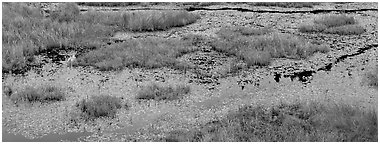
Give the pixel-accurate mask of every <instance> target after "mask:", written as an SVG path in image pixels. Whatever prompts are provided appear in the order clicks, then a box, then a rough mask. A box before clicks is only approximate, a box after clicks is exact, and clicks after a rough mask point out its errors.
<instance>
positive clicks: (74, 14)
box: [2, 3, 199, 73]
mask: <svg viewBox="0 0 380 144" xmlns="http://www.w3.org/2000/svg"><path fill="white" fill-rule="evenodd" d="M2 8H3V9H2V12H3V16H2V18H3V48H2V54H3V57H2V67H3V72H14V73H23V72H25V71H27V70H28V65H29V64H30V63H31V62H33V61H34V58H33V56H34V55H37V54H39V53H40V52H41V51H44V50H51V49H70V50H75V51H83V50H85V49H98V48H100V47H102V46H103V45H104V44H105V42H106V41H107V39H108V38H109V37H111V36H112V35H113V34H114V32H115V31H120V30H124V31H125V30H127V31H139V32H144V31H155V30H166V29H169V28H171V27H177V26H184V25H187V24H191V23H193V22H195V21H196V20H197V19H198V18H199V16H196V15H193V14H190V13H187V12H185V11H149V12H146V11H139V12H134V13H124V12H117V13H101V12H95V11H90V12H87V13H83V14H80V13H79V9H78V7H77V6H76V5H75V3H63V4H60V5H59V7H58V10H56V11H53V12H51V14H50V17H44V16H43V15H42V13H41V9H38V8H33V7H28V6H27V5H26V4H24V3H4V4H3V6H2Z"/></svg>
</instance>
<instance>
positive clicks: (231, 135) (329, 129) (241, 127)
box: [165, 102, 377, 142]
mask: <svg viewBox="0 0 380 144" xmlns="http://www.w3.org/2000/svg"><path fill="white" fill-rule="evenodd" d="M178 134H179V133H178V132H177V133H170V134H169V136H168V137H167V138H166V139H165V140H166V141H168V140H170V141H197V142H200V141H201V142H206V141H207V142H210V141H212V142H220V141H223V142H224V141H230V142H231V141H233V142H256V141H257V142H258V141H260V142H262V141H264V142H298V141H302V142H305V141H307V142H320V141H328V142H332V141H334V142H337V141H339V142H343V141H344V142H347V141H351V142H353V141H356V142H357V141H360V142H365V141H369V142H374V141H377V112H376V110H370V111H366V110H362V109H360V108H358V107H354V106H350V105H347V104H342V103H336V104H321V103H318V102H311V103H308V104H306V103H291V104H285V103H281V104H279V105H275V106H269V107H268V106H243V107H241V108H239V110H238V111H236V112H232V113H230V114H228V115H227V116H226V117H224V118H223V119H220V120H218V121H214V122H211V123H207V124H205V125H203V126H202V127H201V128H200V130H190V131H189V132H187V133H186V134H185V135H178Z"/></svg>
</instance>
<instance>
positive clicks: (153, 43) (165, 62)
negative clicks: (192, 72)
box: [78, 38, 197, 70]
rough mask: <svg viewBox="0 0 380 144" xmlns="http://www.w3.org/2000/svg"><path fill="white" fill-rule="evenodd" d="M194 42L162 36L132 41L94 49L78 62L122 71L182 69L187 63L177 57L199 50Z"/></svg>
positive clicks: (103, 68) (101, 68) (83, 64)
mask: <svg viewBox="0 0 380 144" xmlns="http://www.w3.org/2000/svg"><path fill="white" fill-rule="evenodd" d="M191 43H192V42H187V41H186V40H179V39H174V40H168V39H160V38H147V39H142V40H129V41H126V42H123V43H120V44H114V45H110V46H107V47H104V48H100V49H97V50H94V51H91V52H89V53H87V54H85V55H84V56H83V57H79V58H78V64H79V65H82V66H87V65H91V66H94V67H96V68H98V69H100V70H121V69H123V68H124V67H145V68H159V67H171V68H175V69H176V68H181V69H182V67H183V68H186V66H185V65H183V63H180V62H179V61H177V60H176V58H177V57H179V56H181V55H183V54H186V53H189V52H192V51H195V50H197V49H196V48H194V47H192V46H191Z"/></svg>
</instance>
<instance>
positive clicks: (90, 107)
mask: <svg viewBox="0 0 380 144" xmlns="http://www.w3.org/2000/svg"><path fill="white" fill-rule="evenodd" d="M76 107H78V108H79V109H80V110H81V112H83V113H84V114H86V116H87V118H89V119H94V118H99V117H115V115H116V112H117V109H120V108H121V107H122V105H121V103H120V99H119V98H117V97H114V96H109V95H94V96H92V97H90V98H89V99H86V100H85V99H82V100H81V101H79V102H78V103H77V104H76Z"/></svg>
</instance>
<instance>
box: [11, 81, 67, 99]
mask: <svg viewBox="0 0 380 144" xmlns="http://www.w3.org/2000/svg"><path fill="white" fill-rule="evenodd" d="M10 98H11V100H12V101H13V102H14V103H18V102H22V101H25V102H29V103H32V102H42V103H46V102H51V101H62V100H65V94H64V93H63V92H62V90H61V88H58V87H56V86H51V85H43V86H40V87H37V88H34V87H30V86H27V87H25V88H24V89H22V90H21V91H18V92H17V93H14V94H12V95H10Z"/></svg>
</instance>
